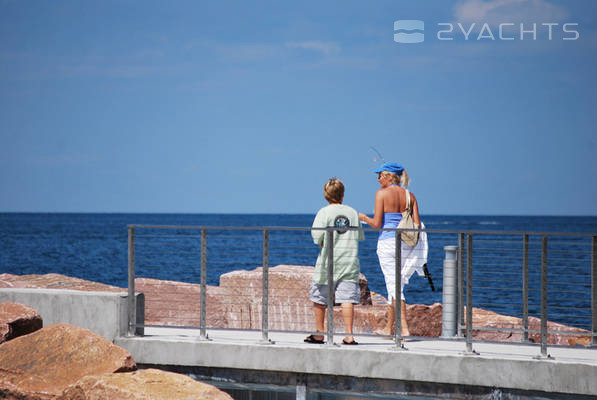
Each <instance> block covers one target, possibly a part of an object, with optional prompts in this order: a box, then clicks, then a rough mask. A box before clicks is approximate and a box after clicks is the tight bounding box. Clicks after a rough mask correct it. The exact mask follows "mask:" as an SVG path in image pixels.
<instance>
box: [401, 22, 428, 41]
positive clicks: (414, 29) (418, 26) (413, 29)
mask: <svg viewBox="0 0 597 400" xmlns="http://www.w3.org/2000/svg"><path fill="white" fill-rule="evenodd" d="M424 31H425V23H424V22H423V21H421V20H418V19H400V20H398V21H394V42H397V43H421V42H423V41H424V40H425V34H424V33H423V32H424Z"/></svg>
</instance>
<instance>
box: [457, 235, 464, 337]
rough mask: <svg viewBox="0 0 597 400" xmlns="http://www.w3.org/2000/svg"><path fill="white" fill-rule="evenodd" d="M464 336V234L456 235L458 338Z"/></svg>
mask: <svg viewBox="0 0 597 400" xmlns="http://www.w3.org/2000/svg"><path fill="white" fill-rule="evenodd" d="M463 336H464V233H459V234H458V337H463Z"/></svg>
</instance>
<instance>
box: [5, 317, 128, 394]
mask: <svg viewBox="0 0 597 400" xmlns="http://www.w3.org/2000/svg"><path fill="white" fill-rule="evenodd" d="M0 366H1V367H0V398H4V397H6V398H17V399H50V398H54V397H55V396H57V395H60V394H61V393H62V392H63V391H64V389H65V388H66V387H67V386H69V385H71V384H73V383H76V382H77V381H79V380H80V379H81V378H83V377H84V376H87V375H94V374H101V373H107V372H126V371H133V370H135V369H136V364H135V362H134V360H133V358H132V356H131V354H130V353H129V352H128V351H126V350H124V349H123V348H120V347H118V346H116V345H114V344H112V343H111V342H109V341H108V340H106V339H104V338H103V337H101V336H99V335H96V334H95V333H93V332H91V331H89V330H87V329H82V328H78V327H76V326H73V325H68V324H56V325H50V326H47V327H45V328H42V329H40V330H38V331H36V332H34V333H31V334H29V335H25V336H21V337H18V338H16V339H13V340H11V341H9V342H6V343H3V344H1V345H0Z"/></svg>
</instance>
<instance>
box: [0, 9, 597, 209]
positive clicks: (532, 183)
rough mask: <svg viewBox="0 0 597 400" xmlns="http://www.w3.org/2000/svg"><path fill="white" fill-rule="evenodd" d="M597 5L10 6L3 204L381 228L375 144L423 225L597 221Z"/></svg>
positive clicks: (4, 73) (3, 91)
mask: <svg viewBox="0 0 597 400" xmlns="http://www.w3.org/2000/svg"><path fill="white" fill-rule="evenodd" d="M596 11H597V2H594V1H584V0H571V1H565V2H564V1H554V0H485V1H482V0H459V1H448V0H441V1H440V0H436V1H431V0H430V1H425V2H421V1H412V0H411V1H396V0H394V1H373V2H365V1H326V2H314V1H302V2H277V1H255V2H245V1H219V2H199V1H175V2H163V1H86V2H81V1H16V0H15V1H13V0H0V188H1V196H0V211H7V212H13V211H31V212H189V213H212V212H215V213H315V212H316V211H317V209H318V208H319V207H321V206H322V205H323V204H324V200H323V196H322V187H323V184H324V182H325V180H326V179H327V178H329V177H331V176H337V177H340V178H341V179H342V180H343V181H344V183H345V185H346V196H345V202H346V203H347V204H350V205H352V206H353V207H355V208H357V209H358V210H359V211H363V212H369V213H370V212H371V210H372V209H373V198H374V193H375V190H377V188H378V184H377V181H376V175H375V174H373V173H372V170H373V169H374V168H375V167H377V166H378V162H376V161H374V160H373V159H374V157H376V154H375V153H374V152H373V151H372V150H371V147H372V146H373V147H375V148H376V149H378V150H379V151H380V152H381V153H382V155H383V157H384V158H385V159H386V160H387V161H398V162H401V163H402V164H403V165H404V166H405V167H406V168H407V170H408V172H409V174H410V176H411V178H412V184H411V187H410V189H411V190H412V191H413V192H414V193H415V194H416V196H417V199H418V201H419V206H420V208H421V212H422V213H423V214H467V215H475V214H498V215H502V214H504V215H524V214H531V215H562V214H563V215H567V214H570V215H597V157H596V152H597V134H596V132H595V126H597V116H596V110H597V95H596V90H597V78H596V76H595V71H597V12H596ZM397 20H421V21H424V26H425V30H424V35H425V36H424V41H423V42H421V43H410V44H406V43H397V42H395V41H394V33H395V32H394V21H397ZM505 23H508V24H510V25H503V24H505ZM545 23H557V24H558V25H551V29H552V31H551V40H549V31H548V29H549V26H546V25H542V24H545ZM459 24H460V25H459ZM473 24H474V25H473ZM484 24H487V25H486V26H484ZM500 24H502V25H501V28H502V30H501V31H500ZM533 24H536V25H535V26H536V28H535V33H533V32H532V30H533V28H532V27H533ZM564 24H576V25H566V27H564ZM521 29H522V30H523V31H527V33H524V32H523V34H522V39H521V38H520V30H521ZM450 30H451V31H450ZM440 31H449V32H447V33H446V32H440ZM529 31H531V32H529ZM500 32H501V33H502V36H501V37H500V35H499V33H500ZM574 32H578V33H574ZM407 33H408V32H407ZM465 33H466V35H465ZM438 35H439V37H438ZM492 36H493V39H492ZM440 38H441V39H451V40H440ZM504 38H506V39H507V38H513V40H502V39H504ZM568 39H576V40H568Z"/></svg>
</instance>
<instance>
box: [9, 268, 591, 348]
mask: <svg viewBox="0 0 597 400" xmlns="http://www.w3.org/2000/svg"><path fill="white" fill-rule="evenodd" d="M313 271H314V268H313V267H312V266H297V265H278V266H275V267H271V268H269V292H268V293H269V307H268V314H269V318H268V319H269V330H272V331H273V330H288V331H313V330H314V325H313V309H312V303H311V302H310V301H309V298H308V293H309V285H310V282H311V277H312V274H313ZM219 283H220V284H219V286H207V293H206V302H207V307H206V310H207V326H208V327H212V328H234V329H261V320H262V318H261V313H262V294H261V293H262V290H261V288H262V286H261V285H262V269H261V267H259V268H256V269H253V270H250V271H245V270H241V271H233V272H229V273H226V274H222V275H221V276H220V282H219ZM360 286H361V304H360V305H357V306H356V307H355V321H354V332H355V333H356V334H358V333H371V332H373V331H374V330H376V329H378V328H381V327H383V326H384V325H385V323H386V318H387V314H386V299H385V298H384V297H383V296H381V295H380V294H377V293H375V292H371V291H370V290H369V287H368V284H367V279H366V277H365V276H364V275H363V274H361V277H360ZM1 287H15V288H16V287H21V288H46V289H52V288H54V289H70V290H85V291H108V292H123V291H126V289H123V288H119V287H115V286H110V285H105V284H102V283H97V282H90V281H86V280H83V279H78V278H73V277H68V276H64V275H58V274H47V275H22V276H18V275H11V274H0V288H1ZM135 289H136V291H137V292H142V293H144V295H145V324H147V325H168V326H199V323H200V309H199V306H200V295H201V287H200V285H198V284H191V283H185V282H177V281H166V280H157V279H149V278H137V279H135ZM407 321H408V325H409V329H410V332H411V334H412V335H413V336H424V337H439V336H440V335H441V330H442V305H441V304H440V303H435V304H431V305H424V304H410V305H408V306H407ZM334 323H335V326H336V330H337V331H341V330H343V329H344V327H343V322H342V318H341V313H340V308H339V307H336V308H335V310H334ZM540 323H541V321H540V320H539V319H538V318H534V317H530V318H529V329H531V330H537V331H538V330H540ZM473 326H475V327H483V328H490V329H504V330H511V329H514V330H515V329H521V328H522V320H521V319H520V318H516V317H511V316H507V315H501V314H497V313H495V312H492V311H489V310H484V309H481V308H473ZM548 330H549V331H552V332H558V331H572V332H578V335H570V334H557V333H550V334H549V335H548V343H549V344H558V345H588V344H589V343H590V337H589V336H588V335H589V332H588V331H586V330H582V329H578V328H572V327H569V326H567V325H563V324H559V323H556V322H551V321H548ZM0 332H1V331H0ZM473 338H474V339H476V340H492V341H506V342H520V341H521V339H522V334H521V332H511V331H491V330H490V331H488V330H474V331H473ZM529 338H530V340H531V341H534V342H539V341H540V334H539V333H538V332H532V333H530V334H529Z"/></svg>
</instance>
